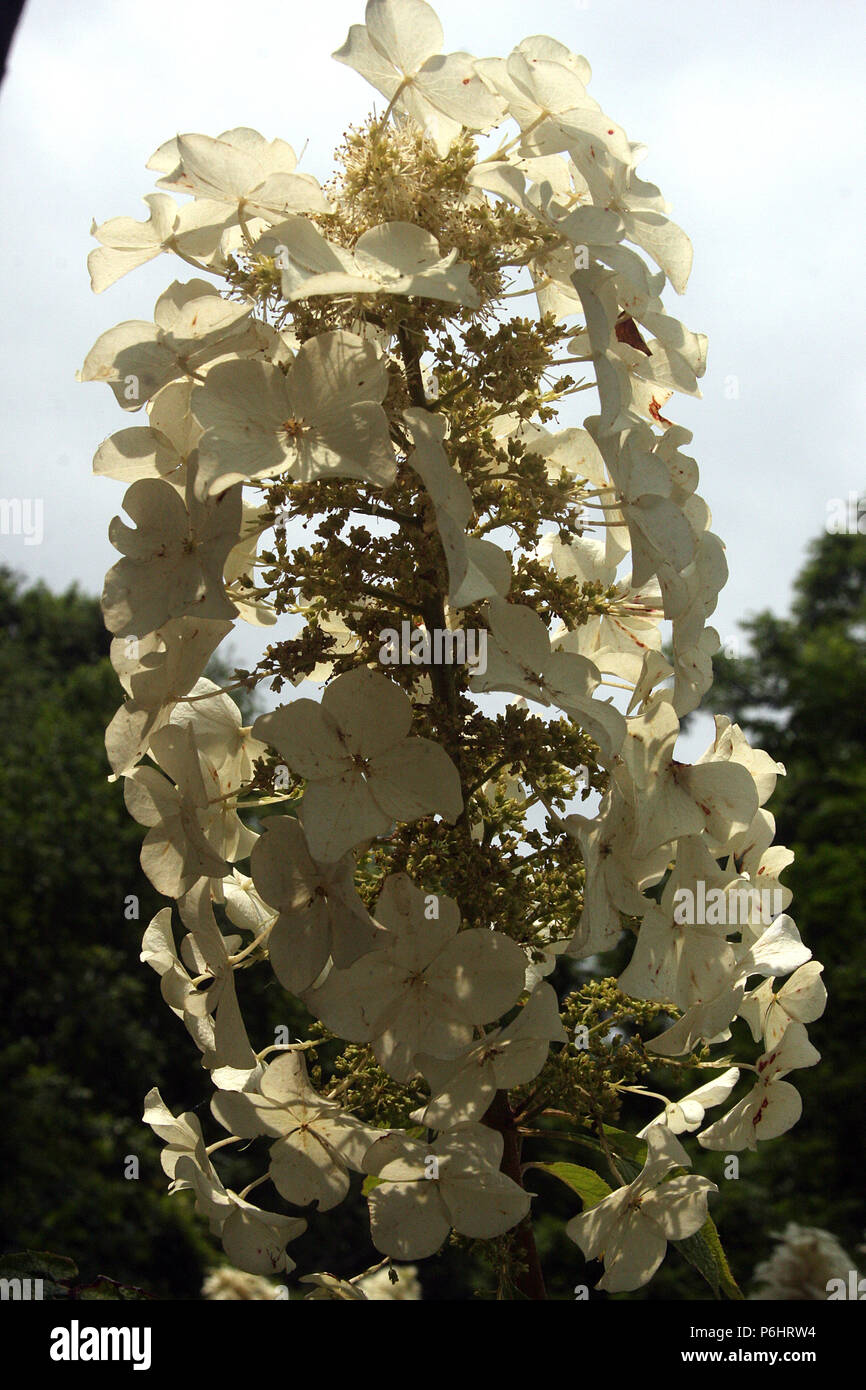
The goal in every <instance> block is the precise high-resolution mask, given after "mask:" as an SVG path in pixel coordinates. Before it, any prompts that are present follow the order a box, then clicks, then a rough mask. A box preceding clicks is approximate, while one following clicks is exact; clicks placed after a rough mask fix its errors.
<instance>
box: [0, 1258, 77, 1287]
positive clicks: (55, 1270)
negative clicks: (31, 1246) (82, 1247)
mask: <svg viewBox="0 0 866 1390" xmlns="http://www.w3.org/2000/svg"><path fill="white" fill-rule="evenodd" d="M77 1274H78V1267H77V1266H76V1265H75V1264H74V1263H73V1261H72V1260H70V1259H68V1258H67V1257H66V1255H54V1254H52V1253H51V1251H50V1250H17V1251H14V1252H12V1253H10V1254H8V1255H0V1276H2V1277H3V1278H4V1279H8V1278H12V1277H14V1276H16V1275H17V1276H18V1277H19V1278H20V1277H21V1276H23V1277H24V1278H37V1279H50V1280H52V1281H53V1282H54V1283H55V1284H71V1283H72V1281H73V1280H74V1279H75V1277H76V1275H77Z"/></svg>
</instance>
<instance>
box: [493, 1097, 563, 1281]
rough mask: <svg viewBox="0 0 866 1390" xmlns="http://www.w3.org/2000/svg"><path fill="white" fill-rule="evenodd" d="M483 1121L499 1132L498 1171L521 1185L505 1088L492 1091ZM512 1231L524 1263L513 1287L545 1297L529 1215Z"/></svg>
mask: <svg viewBox="0 0 866 1390" xmlns="http://www.w3.org/2000/svg"><path fill="white" fill-rule="evenodd" d="M483 1123H484V1124H486V1125H488V1126H489V1127H490V1128H491V1129H495V1130H498V1132H499V1133H500V1134H501V1135H502V1139H503V1149H502V1162H501V1163H500V1165H499V1169H500V1172H502V1173H505V1175H506V1176H507V1177H509V1178H511V1180H512V1182H516V1183H517V1185H518V1187H522V1186H523V1173H522V1171H521V1162H520V1159H521V1149H522V1147H523V1140H522V1138H521V1136H520V1135H519V1134H518V1132H517V1129H516V1127H515V1124H514V1112H513V1111H512V1109H511V1106H510V1104H509V1101H508V1093H507V1091H497V1092H496V1095H495V1096H494V1097H493V1100H492V1101H491V1102H490V1105H489V1107H488V1109H487V1113H486V1114H485V1116H484V1119H483ZM514 1234H515V1237H516V1244H517V1254H518V1257H519V1259H520V1261H521V1264H522V1265H523V1266H525V1268H523V1269H522V1270H521V1272H520V1274H519V1276H518V1278H517V1280H516V1287H517V1290H518V1292H519V1293H521V1294H522V1295H523V1297H524V1298H529V1299H540V1298H545V1299H546V1298H547V1291H546V1289H545V1287H544V1275H543V1273H542V1269H541V1261H540V1260H539V1258H538V1251H537V1249H536V1246H535V1236H534V1234H533V1230H532V1218H531V1217H529V1216H526V1217H524V1219H523V1220H522V1221H521V1223H520V1225H519V1226H517V1227H516V1229H515V1233H514Z"/></svg>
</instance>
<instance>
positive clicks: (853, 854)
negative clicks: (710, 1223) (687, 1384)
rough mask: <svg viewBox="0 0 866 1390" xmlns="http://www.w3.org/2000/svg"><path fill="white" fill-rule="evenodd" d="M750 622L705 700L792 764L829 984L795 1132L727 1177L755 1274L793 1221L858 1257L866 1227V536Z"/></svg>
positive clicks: (826, 552)
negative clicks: (776, 610) (745, 646)
mask: <svg viewBox="0 0 866 1390" xmlns="http://www.w3.org/2000/svg"><path fill="white" fill-rule="evenodd" d="M744 627H745V629H746V632H747V633H748V637H749V647H750V650H749V652H748V654H746V655H744V656H742V657H740V658H739V659H735V658H731V657H724V656H720V657H719V658H717V661H716V678H715V683H714V685H713V687H712V690H711V692H710V696H709V699H710V701H711V702H712V705H713V706H714V707H715V708H716V709H718V710H719V711H724V712H725V713H727V714H729V715H730V717H731V718H734V719H736V720H737V722H738V723H740V724H741V725H742V727H743V728H744V730H745V731H746V732H747V734H748V735H749V736H750V738H752V741H753V742H755V743H757V744H758V745H759V746H761V747H763V748H766V749H767V751H768V752H769V753H771V754H772V756H773V757H775V758H778V759H779V761H780V762H782V763H784V764H785V767H786V769H787V777H784V778H781V779H780V781H779V783H778V787H777V791H776V793H775V796H774V797H773V800H772V801H771V802H770V805H769V809H770V810H771V811H772V812H773V814H774V815H775V817H776V822H777V833H776V842H777V843H780V844H786V845H788V846H789V847H790V848H791V849H793V850H794V852H795V854H796V861H795V863H794V864H793V865H791V867H790V868H789V869H788V870H787V871H786V873H785V882H786V883H787V884H788V885H789V886H790V887H791V889H792V890H793V892H794V902H793V904H792V906H791V908H790V912H791V914H792V916H793V917H794V919H795V921H796V922H797V924H798V926H799V927H800V930H801V933H802V935H803V938H804V940H806V941H808V943H809V945H810V946H811V947H812V951H813V953H814V955H815V956H816V957H817V958H818V959H820V960H822V961H824V963H825V972H824V981H825V984H826V986H827V989H828V991H829V996H830V997H829V1001H828V1005H827V1010H826V1012H825V1014H824V1017H823V1018H822V1019H820V1020H819V1021H818V1022H816V1023H814V1024H810V1025H809V1035H810V1038H811V1040H812V1041H813V1042H814V1044H815V1046H816V1047H817V1048H818V1049H819V1051H820V1052H821V1054H822V1057H823V1060H822V1062H821V1065H820V1067H818V1068H816V1069H815V1070H810V1071H801V1072H798V1073H797V1074H796V1076H794V1077H791V1078H789V1080H793V1081H794V1082H795V1084H796V1086H797V1089H798V1090H799V1091H800V1092H801V1094H802V1097H803V1118H802V1119H801V1121H800V1123H799V1124H798V1126H797V1129H796V1132H795V1133H796V1141H795V1142H794V1143H789V1142H788V1140H787V1138H785V1137H783V1138H781V1139H778V1140H775V1141H772V1142H771V1143H768V1144H765V1145H761V1146H760V1147H759V1149H758V1152H757V1153H756V1154H754V1155H753V1154H749V1153H744V1154H742V1155H741V1161H740V1172H741V1178H740V1181H739V1182H727V1183H724V1182H723V1183H722V1184H721V1186H722V1189H723V1190H722V1197H721V1199H720V1207H719V1211H720V1213H721V1212H722V1206H721V1202H722V1201H723V1202H724V1220H725V1231H726V1244H727V1248H728V1253H729V1256H730V1257H731V1261H732V1263H733V1264H734V1265H735V1268H736V1269H737V1270H738V1271H739V1272H740V1273H741V1274H742V1275H743V1276H744V1277H745V1276H746V1275H747V1272H748V1270H749V1269H750V1267H751V1266H752V1265H753V1264H754V1263H755V1260H756V1259H759V1258H762V1257H763V1256H765V1255H766V1254H767V1253H768V1251H769V1248H770V1244H771V1242H770V1232H771V1231H775V1230H780V1229H781V1228H782V1226H783V1225H784V1224H785V1222H787V1221H797V1222H799V1223H801V1224H804V1225H817V1226H823V1227H825V1228H827V1229H829V1230H831V1231H832V1232H833V1234H834V1235H835V1236H836V1237H837V1238H838V1239H839V1240H840V1241H841V1242H842V1244H843V1245H844V1246H845V1248H846V1249H847V1250H848V1251H849V1252H850V1253H851V1254H852V1255H854V1257H855V1259H856V1258H857V1255H856V1247H857V1245H859V1244H860V1243H861V1242H862V1241H863V1239H864V1228H866V1210H864V1199H863V1174H862V1163H863V1152H864V1149H866V1122H864V1105H863V1093H864V1080H866V1068H864V1063H863V1039H864V1037H866V988H864V986H866V902H864V883H866V836H864V811H866V537H864V536H860V535H853V536H848V535H824V536H822V537H820V538H819V539H818V540H816V541H814V542H813V543H812V545H811V546H810V549H809V552H808V558H807V561H806V564H805V565H804V567H803V569H802V571H801V573H800V575H799V577H798V579H797V581H796V584H795V593H794V600H793V603H792V607H791V614H790V617H788V618H778V617H776V616H774V615H773V614H772V613H768V612H762V613H759V614H758V615H757V616H755V617H752V618H750V619H749V620H748V622H746V623H745V624H744ZM861 1262H862V1257H861Z"/></svg>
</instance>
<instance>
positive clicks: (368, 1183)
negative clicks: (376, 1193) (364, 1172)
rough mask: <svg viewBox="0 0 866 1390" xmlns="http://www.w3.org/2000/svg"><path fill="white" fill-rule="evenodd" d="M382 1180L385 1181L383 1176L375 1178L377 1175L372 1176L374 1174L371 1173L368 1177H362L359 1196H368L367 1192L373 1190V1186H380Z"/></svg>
mask: <svg viewBox="0 0 866 1390" xmlns="http://www.w3.org/2000/svg"><path fill="white" fill-rule="evenodd" d="M384 1181H385V1180H384V1178H377V1177H374V1175H373V1174H372V1173H370V1175H369V1176H368V1177H366V1178H365V1179H364V1181H363V1183H362V1184H361V1196H362V1197H367V1196H369V1194H370V1193H371V1192H372V1191H373V1188H374V1187H381V1185H382V1183H383V1182H384Z"/></svg>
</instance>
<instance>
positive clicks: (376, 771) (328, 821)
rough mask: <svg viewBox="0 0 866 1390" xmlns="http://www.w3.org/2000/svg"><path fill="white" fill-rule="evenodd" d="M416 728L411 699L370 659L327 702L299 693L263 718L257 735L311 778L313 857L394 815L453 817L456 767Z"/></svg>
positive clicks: (340, 680)
mask: <svg viewBox="0 0 866 1390" xmlns="http://www.w3.org/2000/svg"><path fill="white" fill-rule="evenodd" d="M411 725H412V705H411V702H410V701H409V698H408V697H407V696H406V695H404V693H403V691H402V690H401V689H400V687H399V686H397V685H395V684H394V682H393V681H389V680H388V679H386V677H385V676H381V675H379V674H378V673H377V672H375V671H371V670H369V669H368V668H367V667H366V666H361V667H358V668H357V669H356V670H354V671H347V672H346V673H345V674H344V675H342V676H338V677H337V679H336V680H334V681H332V682H331V683H330V685H328V686H326V688H325V693H324V695H323V696H322V700H321V703H317V702H316V701H315V700H307V699H301V700H294V701H293V702H292V703H291V704H290V705H282V706H281V707H280V708H279V709H278V710H275V711H274V712H273V714H262V715H260V716H259V718H258V719H257V720H256V722H255V724H254V725H253V733H254V734H255V736H256V737H257V738H260V739H262V740H263V741H264V742H265V743H269V744H270V745H271V747H272V748H276V750H277V752H278V753H279V754H280V755H281V757H283V758H285V760H286V762H287V764H288V765H289V767H290V768H291V769H292V771H293V772H296V773H297V774H298V776H300V777H304V778H306V779H307V785H306V789H305V791H304V799H303V802H302V803H301V812H300V816H301V824H302V826H303V829H304V834H305V835H306V837H307V844H308V845H309V849H310V853H311V854H312V856H313V858H314V859H317V860H320V861H321V862H323V863H327V864H333V863H334V862H335V861H336V860H338V859H341V858H342V856H343V855H344V854H345V853H346V851H347V850H350V849H354V848H355V847H356V846H357V845H359V844H361V842H362V841H364V840H367V839H370V838H371V837H373V836H376V835H384V834H385V833H386V832H387V831H388V830H389V829H390V828H391V826H392V825H393V823H394V822H395V821H414V820H418V819H419V817H421V816H426V815H432V814H434V813H438V814H439V815H441V816H443V817H444V818H445V819H446V820H448V821H450V822H451V823H452V824H453V823H454V821H456V819H457V817H458V816H459V815H460V812H461V811H462V809H463V796H462V794H461V791H460V777H459V774H458V772H457V769H456V767H455V766H454V764H453V763H452V761H451V759H450V758H449V757H448V754H447V753H446V752H445V750H444V748H442V747H441V746H440V745H439V744H438V743H434V742H433V741H432V740H431V739H427V738H410V737H409V736H408V735H409V729H410V728H411Z"/></svg>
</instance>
